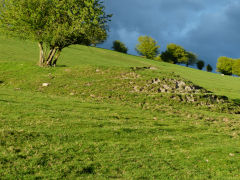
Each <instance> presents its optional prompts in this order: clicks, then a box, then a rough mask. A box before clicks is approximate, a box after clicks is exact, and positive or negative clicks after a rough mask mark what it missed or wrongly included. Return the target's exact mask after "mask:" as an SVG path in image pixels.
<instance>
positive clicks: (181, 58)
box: [161, 43, 197, 66]
mask: <svg viewBox="0 0 240 180" xmlns="http://www.w3.org/2000/svg"><path fill="white" fill-rule="evenodd" d="M161 58H162V60H163V61H165V62H169V63H173V64H186V66H189V65H193V64H195V63H196V61H197V56H196V55H195V54H194V53H192V52H188V51H186V50H185V49H184V48H183V47H182V46H179V45H176V44H173V43H171V44H168V45H167V50H166V51H165V52H163V53H162V55H161Z"/></svg>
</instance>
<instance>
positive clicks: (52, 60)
mask: <svg viewBox="0 0 240 180" xmlns="http://www.w3.org/2000/svg"><path fill="white" fill-rule="evenodd" d="M38 46H39V51H40V53H39V66H41V67H47V66H56V63H57V60H58V58H59V56H60V54H61V49H59V47H52V48H51V49H50V50H49V52H48V53H47V52H46V50H47V48H46V49H45V48H44V46H43V43H42V42H39V43H38Z"/></svg>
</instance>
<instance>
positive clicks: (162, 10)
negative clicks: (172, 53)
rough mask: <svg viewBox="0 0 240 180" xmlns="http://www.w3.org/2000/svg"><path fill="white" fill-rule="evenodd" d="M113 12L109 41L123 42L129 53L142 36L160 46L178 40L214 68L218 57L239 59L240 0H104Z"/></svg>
mask: <svg viewBox="0 0 240 180" xmlns="http://www.w3.org/2000/svg"><path fill="white" fill-rule="evenodd" d="M105 6H106V10H107V12H108V13H112V14H113V17H112V22H111V23H110V31H111V32H110V33H109V37H108V40H107V41H106V42H105V43H104V44H103V45H101V46H102V47H104V48H108V49H111V47H112V42H113V41H114V40H120V41H122V42H124V43H125V44H126V45H127V47H128V48H129V53H130V54H136V51H135V46H136V44H137V43H138V41H137V39H138V37H139V36H140V35H148V36H151V37H153V38H154V39H155V40H156V41H158V44H159V45H160V46H161V49H160V50H161V51H164V50H165V49H166V46H167V44H169V43H176V44H178V45H181V46H183V47H184V48H185V49H186V50H188V51H192V52H194V53H196V54H197V55H198V57H199V58H200V59H203V60H204V61H205V62H206V63H209V64H211V65H212V66H214V67H215V65H216V62H217V58H218V57H219V56H228V57H232V58H240V0H105Z"/></svg>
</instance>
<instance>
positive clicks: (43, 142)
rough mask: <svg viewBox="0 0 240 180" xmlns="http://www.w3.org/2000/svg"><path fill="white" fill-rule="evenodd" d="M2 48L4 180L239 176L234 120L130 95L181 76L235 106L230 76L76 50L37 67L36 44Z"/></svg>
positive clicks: (150, 94)
mask: <svg viewBox="0 0 240 180" xmlns="http://www.w3.org/2000/svg"><path fill="white" fill-rule="evenodd" d="M0 44H1V48H2V49H1V51H0V53H1V54H2V56H1V58H0V176H1V178H2V179H37V178H39V179H44V178H45V179H76V178H78V179H239V178H240V177H239V174H240V163H239V160H240V148H239V140H240V137H239V135H240V122H239V119H240V118H239V117H240V116H239V115H238V114H232V113H230V112H228V111H226V110H224V108H223V110H221V108H220V109H218V108H212V107H209V106H198V105H195V104H191V103H184V102H178V101H176V100H174V99H171V98H170V96H171V94H167V93H166V94H164V93H156V92H155V91H151V89H149V90H148V89H147V90H146V91H142V92H138V91H135V90H134V87H135V86H138V87H142V86H145V85H146V83H148V82H150V81H151V80H152V79H154V78H171V79H176V78H180V79H181V80H182V79H183V80H186V81H191V82H193V83H194V84H196V85H199V86H201V87H203V88H204V89H206V90H208V91H211V92H213V93H214V94H217V95H224V96H227V97H228V98H229V99H230V100H235V101H237V100H238V99H239V98H240V95H239V92H240V82H239V79H238V78H236V77H226V76H224V77H223V76H221V75H217V74H211V73H207V72H203V71H198V70H194V69H189V68H185V67H181V66H176V65H171V64H166V63H159V62H155V61H150V60H146V59H143V58H139V57H134V56H128V55H124V54H119V53H116V52H112V51H109V50H103V49H98V48H91V47H84V46H74V47H71V48H69V49H66V50H65V51H64V54H63V56H62V58H61V59H60V64H59V66H58V67H56V68H40V67H38V66H36V61H37V57H38V54H37V47H36V46H35V44H34V43H32V42H22V41H16V40H7V39H5V40H2V41H1V43H0ZM21 44H22V45H21ZM6 52H9V53H6ZM10 52H11V54H12V55H11V54H10ZM150 66H151V67H154V69H141V68H140V70H138V71H136V69H135V68H131V67H150ZM43 83H48V84H49V86H47V87H43V86H42V84H43ZM217 106H219V107H222V106H224V103H223V104H217Z"/></svg>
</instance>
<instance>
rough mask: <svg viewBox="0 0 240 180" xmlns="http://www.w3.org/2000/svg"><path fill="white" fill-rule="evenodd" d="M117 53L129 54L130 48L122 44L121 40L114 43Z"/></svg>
mask: <svg viewBox="0 0 240 180" xmlns="http://www.w3.org/2000/svg"><path fill="white" fill-rule="evenodd" d="M112 48H113V49H114V50H115V51H118V52H121V53H127V51H128V48H127V47H126V45H125V44H124V43H122V42H121V41H119V40H116V41H113V47H112Z"/></svg>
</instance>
